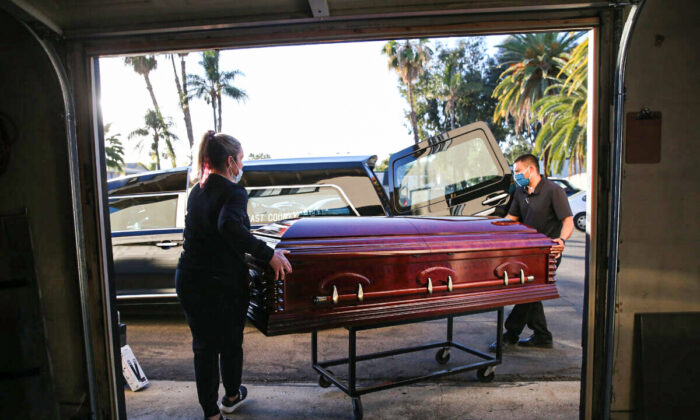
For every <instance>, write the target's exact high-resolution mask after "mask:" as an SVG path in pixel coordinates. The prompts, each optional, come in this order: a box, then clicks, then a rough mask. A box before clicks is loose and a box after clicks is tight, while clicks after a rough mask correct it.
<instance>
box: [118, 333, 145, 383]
mask: <svg viewBox="0 0 700 420" xmlns="http://www.w3.org/2000/svg"><path fill="white" fill-rule="evenodd" d="M122 373H123V374H124V379H125V380H126V383H127V384H129V388H131V390H132V391H138V390H139V389H143V388H145V387H147V386H148V378H146V374H145V373H144V372H143V369H141V365H139V361H138V360H136V356H134V352H133V351H131V347H129V345H128V344H127V345H125V346H124V347H122Z"/></svg>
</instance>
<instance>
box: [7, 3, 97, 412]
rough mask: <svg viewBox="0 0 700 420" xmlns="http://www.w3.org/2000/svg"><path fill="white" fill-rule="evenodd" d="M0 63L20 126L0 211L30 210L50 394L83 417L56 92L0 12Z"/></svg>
mask: <svg viewBox="0 0 700 420" xmlns="http://www.w3.org/2000/svg"><path fill="white" fill-rule="evenodd" d="M0 63H2V65H0V92H2V95H0V113H2V114H4V115H5V117H6V118H7V119H9V120H10V121H11V122H12V123H13V125H15V126H16V127H17V138H16V139H15V142H14V144H13V146H12V151H11V156H10V163H9V167H8V169H7V172H6V173H4V174H3V175H0V215H2V214H8V213H13V212H17V211H21V210H22V209H24V208H26V209H27V213H28V216H29V224H30V229H31V236H32V243H33V250H34V263H35V271H36V278H37V282H38V286H39V291H40V294H41V301H42V304H41V306H42V308H41V309H42V311H43V314H44V318H45V329H46V338H47V342H48V352H49V357H50V363H51V366H52V374H53V377H54V384H55V392H56V395H55V397H56V399H57V401H58V403H59V408H60V410H61V416H62V417H63V418H71V417H73V416H82V415H84V414H85V413H86V409H87V408H89V398H88V397H89V396H88V393H87V389H88V386H87V383H86V379H85V378H86V372H85V371H86V363H85V352H84V342H83V336H82V327H81V325H82V320H81V312H80V297H79V296H80V295H79V284H78V275H77V268H76V255H75V237H74V233H73V216H72V214H73V213H72V212H73V210H72V206H71V199H70V197H71V190H70V178H69V167H68V149H67V142H66V125H65V120H64V114H65V111H64V106H63V98H62V94H61V89H60V85H59V82H58V79H57V77H56V75H55V72H54V71H53V67H52V65H51V63H50V61H49V59H48V58H47V56H46V54H45V52H44V51H43V50H42V48H41V46H40V45H39V43H38V42H37V41H36V40H35V39H34V38H33V36H32V35H31V34H30V32H29V31H28V30H27V29H26V28H24V27H23V26H22V25H21V24H20V23H18V22H17V21H16V20H15V19H14V18H12V17H10V16H9V15H8V14H6V13H5V12H4V11H1V10H0ZM3 345H5V343H3ZM44 397H45V396H41V395H28V396H27V398H28V401H27V403H28V404H31V402H32V400H34V399H37V398H44ZM4 414H8V413H4ZM0 416H2V415H0Z"/></svg>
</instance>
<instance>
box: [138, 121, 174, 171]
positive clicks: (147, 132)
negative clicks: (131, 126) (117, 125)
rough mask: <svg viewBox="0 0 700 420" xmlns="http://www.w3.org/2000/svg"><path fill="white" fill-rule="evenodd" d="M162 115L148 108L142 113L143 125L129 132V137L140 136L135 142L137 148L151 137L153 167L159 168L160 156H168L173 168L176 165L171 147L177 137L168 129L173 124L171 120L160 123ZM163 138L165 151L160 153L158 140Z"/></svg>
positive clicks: (141, 146)
mask: <svg viewBox="0 0 700 420" xmlns="http://www.w3.org/2000/svg"><path fill="white" fill-rule="evenodd" d="M161 118H162V117H159V116H158V114H157V113H156V112H155V111H154V110H152V109H149V110H148V111H146V115H144V126H143V127H141V128H137V129H136V130H134V131H132V132H131V133H129V139H132V138H139V137H140V138H141V139H140V140H139V141H138V142H137V143H136V147H138V148H139V149H141V148H143V146H144V141H145V139H146V138H148V137H149V136H150V138H151V144H150V148H151V158H153V159H154V160H155V163H156V166H155V169H158V170H160V167H161V165H160V159H161V156H162V157H164V158H168V157H169V158H170V160H171V163H172V165H173V168H174V167H175V166H177V163H176V161H175V150H174V148H173V140H177V139H178V137H177V136H176V135H175V134H173V133H171V132H170V131H169V128H170V127H172V126H173V123H172V121H170V120H168V121H166V122H165V126H163V124H162V122H161V121H162V120H161ZM161 140H163V142H164V143H165V152H164V153H162V154H161V152H160V141H161Z"/></svg>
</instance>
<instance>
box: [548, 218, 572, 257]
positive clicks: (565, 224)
mask: <svg viewBox="0 0 700 420" xmlns="http://www.w3.org/2000/svg"><path fill="white" fill-rule="evenodd" d="M561 223H562V226H561V234H560V235H559V237H558V238H556V239H553V241H554V242H556V243H557V245H555V246H553V247H552V252H553V253H554V256H555V257H556V258H559V257H560V256H561V254H562V253H563V252H564V248H565V246H564V241H565V240H567V239H569V237H570V236H571V233H572V232H573V231H574V217H573V216H568V217H565V218H564V219H562V221H561Z"/></svg>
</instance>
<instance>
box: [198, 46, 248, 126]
mask: <svg viewBox="0 0 700 420" xmlns="http://www.w3.org/2000/svg"><path fill="white" fill-rule="evenodd" d="M199 64H200V65H201V66H202V69H203V70H204V77H201V76H199V75H196V74H191V75H188V76H187V82H188V83H189V84H190V85H191V86H192V96H193V97H195V98H200V99H204V101H205V102H206V103H207V104H209V105H211V108H212V115H213V118H214V129H215V130H216V131H218V132H221V128H222V122H223V121H222V118H221V112H222V97H223V95H226V96H228V97H230V98H232V99H234V100H236V101H238V102H240V101H245V100H246V99H247V98H248V95H247V94H246V92H245V91H244V90H242V89H240V88H238V87H236V86H234V85H233V82H234V80H235V79H236V77H238V76H243V73H242V72H241V71H240V70H231V71H221V70H220V69H219V50H211V51H204V52H202V60H201V61H200V62H199Z"/></svg>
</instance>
